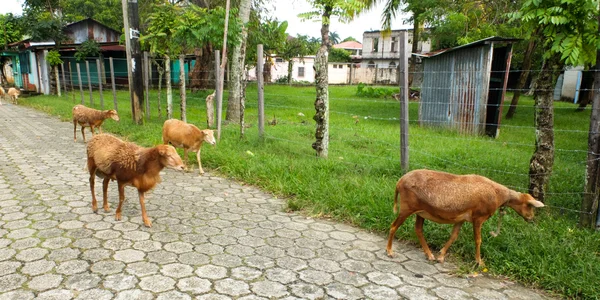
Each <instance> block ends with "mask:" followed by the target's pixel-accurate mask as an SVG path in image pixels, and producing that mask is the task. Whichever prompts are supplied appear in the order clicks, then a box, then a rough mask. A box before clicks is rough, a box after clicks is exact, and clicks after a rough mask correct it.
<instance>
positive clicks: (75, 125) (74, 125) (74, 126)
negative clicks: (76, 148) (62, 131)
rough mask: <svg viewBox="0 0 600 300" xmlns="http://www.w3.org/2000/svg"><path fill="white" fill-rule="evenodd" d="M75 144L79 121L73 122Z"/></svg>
mask: <svg viewBox="0 0 600 300" xmlns="http://www.w3.org/2000/svg"><path fill="white" fill-rule="evenodd" d="M73 142H77V120H73Z"/></svg>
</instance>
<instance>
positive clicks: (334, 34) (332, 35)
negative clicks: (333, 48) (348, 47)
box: [329, 31, 340, 45]
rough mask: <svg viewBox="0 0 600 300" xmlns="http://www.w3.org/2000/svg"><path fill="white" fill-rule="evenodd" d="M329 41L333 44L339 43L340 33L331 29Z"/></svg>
mask: <svg viewBox="0 0 600 300" xmlns="http://www.w3.org/2000/svg"><path fill="white" fill-rule="evenodd" d="M329 41H330V42H331V43H332V44H333V45H335V44H339V43H340V35H339V34H338V33H337V32H335V31H331V32H330V33H329Z"/></svg>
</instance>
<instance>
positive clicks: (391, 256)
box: [387, 249, 394, 258]
mask: <svg viewBox="0 0 600 300" xmlns="http://www.w3.org/2000/svg"><path fill="white" fill-rule="evenodd" d="M387 256H388V257H389V258H394V251H393V250H392V249H388V250H387Z"/></svg>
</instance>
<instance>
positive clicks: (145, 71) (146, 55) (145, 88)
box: [142, 51, 150, 119]
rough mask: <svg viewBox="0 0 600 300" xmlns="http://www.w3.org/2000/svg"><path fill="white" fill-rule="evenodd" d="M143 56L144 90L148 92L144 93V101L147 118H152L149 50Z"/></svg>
mask: <svg viewBox="0 0 600 300" xmlns="http://www.w3.org/2000/svg"><path fill="white" fill-rule="evenodd" d="M143 58H144V60H143V62H142V68H144V70H143V71H142V74H143V75H144V90H145V92H146V93H145V94H144V102H146V118H147V119H150V96H149V95H148V94H149V93H148V79H149V78H150V74H149V73H148V66H149V62H148V51H144V57H143Z"/></svg>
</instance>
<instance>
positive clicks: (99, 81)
mask: <svg viewBox="0 0 600 300" xmlns="http://www.w3.org/2000/svg"><path fill="white" fill-rule="evenodd" d="M100 68H101V65H100V59H99V58H96V69H98V91H99V92H100V108H101V109H103V110H104V95H102V70H100Z"/></svg>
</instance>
